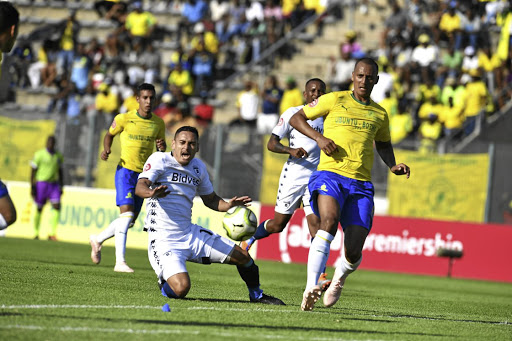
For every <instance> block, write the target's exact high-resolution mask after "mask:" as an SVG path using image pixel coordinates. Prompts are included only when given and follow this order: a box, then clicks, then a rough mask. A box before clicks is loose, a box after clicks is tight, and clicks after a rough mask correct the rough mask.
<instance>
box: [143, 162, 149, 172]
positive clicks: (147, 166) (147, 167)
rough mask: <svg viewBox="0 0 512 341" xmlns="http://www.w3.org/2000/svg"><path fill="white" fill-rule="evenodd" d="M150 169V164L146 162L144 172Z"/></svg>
mask: <svg viewBox="0 0 512 341" xmlns="http://www.w3.org/2000/svg"><path fill="white" fill-rule="evenodd" d="M150 169H151V164H150V163H148V164H146V165H145V166H144V172H147V171H148V170H150Z"/></svg>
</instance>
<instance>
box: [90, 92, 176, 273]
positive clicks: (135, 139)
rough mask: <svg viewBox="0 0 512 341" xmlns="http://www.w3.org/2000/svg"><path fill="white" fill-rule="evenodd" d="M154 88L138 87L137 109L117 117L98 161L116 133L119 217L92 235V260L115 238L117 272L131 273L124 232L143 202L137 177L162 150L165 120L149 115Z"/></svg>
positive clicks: (97, 261) (95, 260)
mask: <svg viewBox="0 0 512 341" xmlns="http://www.w3.org/2000/svg"><path fill="white" fill-rule="evenodd" d="M155 94H156V92H155V87H154V86H153V85H152V84H148V83H143V84H141V85H139V86H138V87H137V92H136V95H137V102H138V103H139V109H138V110H133V111H129V112H127V113H125V114H119V115H117V116H116V117H115V118H114V121H113V122H112V125H111V126H110V129H109V130H108V132H107V133H106V135H105V138H104V139H103V151H102V152H101V159H102V160H105V161H106V160H107V159H108V156H109V154H110V147H111V146H112V142H113V140H114V137H115V136H116V135H118V134H119V139H120V142H121V160H120V161H119V164H118V166H117V171H116V176H115V184H116V204H117V206H119V209H120V213H121V214H120V215H119V218H117V219H116V220H114V221H113V222H112V223H110V225H109V226H108V227H107V228H106V229H105V230H103V231H102V232H101V233H100V234H98V235H97V236H96V235H91V236H90V238H89V242H90V244H91V248H92V250H91V259H92V261H93V262H94V263H96V264H99V262H100V261H101V245H102V243H103V242H104V241H105V240H107V239H109V238H112V237H113V236H114V235H115V239H116V241H115V247H116V265H115V267H114V271H116V272H133V269H131V268H130V267H129V266H128V265H127V264H126V261H125V257H124V255H125V251H126V233H127V232H128V228H129V227H131V226H132V225H133V224H132V222H134V221H135V220H136V219H137V216H138V215H139V212H140V209H141V206H142V202H143V200H144V199H142V198H140V197H138V196H136V195H135V185H136V184H137V177H138V176H139V174H140V173H141V172H142V167H143V166H144V163H145V162H146V160H147V158H148V157H149V156H150V155H151V154H152V153H153V146H154V145H155V144H156V149H157V150H158V151H165V149H166V148H167V146H166V144H165V124H164V121H163V120H162V119H161V118H160V117H158V116H156V115H154V114H153V113H152V110H153V105H154V103H155Z"/></svg>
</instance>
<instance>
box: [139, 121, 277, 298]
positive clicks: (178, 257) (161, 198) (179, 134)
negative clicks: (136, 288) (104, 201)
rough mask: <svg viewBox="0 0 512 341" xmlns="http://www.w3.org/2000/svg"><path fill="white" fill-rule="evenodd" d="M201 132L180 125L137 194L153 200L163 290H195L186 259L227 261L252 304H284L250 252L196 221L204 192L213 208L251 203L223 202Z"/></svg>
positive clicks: (151, 162) (155, 254) (153, 255)
mask: <svg viewBox="0 0 512 341" xmlns="http://www.w3.org/2000/svg"><path fill="white" fill-rule="evenodd" d="M198 151H199V134H198V132H197V129H196V128H194V127H190V126H184V127H181V128H179V129H178V130H177V131H176V134H175V135H174V140H173V141H172V152H171V153H154V154H152V155H151V156H150V157H149V158H148V160H147V161H146V163H145V165H144V169H143V171H142V173H141V174H140V175H139V180H138V182H137V186H136V188H135V194H137V195H138V196H140V197H141V198H149V200H147V203H146V212H147V216H146V220H145V224H144V226H145V228H146V229H147V230H148V233H149V236H148V237H149V238H148V240H149V245H148V256H149V262H150V263H151V266H152V267H153V269H154V270H155V272H156V274H157V276H158V282H159V285H160V289H161V292H162V294H163V295H164V296H166V297H169V298H184V297H185V296H186V295H187V293H188V292H189V290H190V287H191V283H190V277H189V275H188V272H187V267H186V264H185V263H186V262H187V261H190V262H195V263H201V264H210V263H225V264H234V265H236V266H237V269H238V272H239V274H240V277H242V279H243V280H244V282H245V283H246V285H247V288H248V289H249V298H250V302H253V303H265V304H274V305H284V303H283V302H282V301H281V300H280V299H278V298H275V297H272V296H269V295H266V294H264V293H263V290H261V289H260V282H259V270H258V266H256V264H255V263H254V261H253V259H252V258H251V256H250V255H249V253H248V252H247V251H246V250H242V249H241V248H240V247H239V246H238V245H235V243H234V242H233V241H231V240H229V239H227V238H224V237H221V236H220V235H218V234H216V233H214V232H212V231H211V230H209V229H206V228H203V227H201V226H199V225H196V224H192V221H191V217H192V205H193V200H194V197H195V196H196V195H199V196H200V197H201V199H202V200H203V203H204V204H205V206H207V207H208V208H210V209H212V210H215V211H220V212H226V211H227V210H228V209H230V208H231V207H234V206H249V205H250V202H251V201H252V200H251V198H249V197H248V196H242V197H233V198H231V199H230V200H228V201H225V200H223V199H222V198H221V197H219V196H218V195H217V194H216V193H215V192H214V190H213V185H212V183H211V182H210V178H209V176H208V172H207V170H206V166H205V164H204V163H203V162H202V161H201V160H199V159H195V158H194V156H195V154H196V153H197V152H198Z"/></svg>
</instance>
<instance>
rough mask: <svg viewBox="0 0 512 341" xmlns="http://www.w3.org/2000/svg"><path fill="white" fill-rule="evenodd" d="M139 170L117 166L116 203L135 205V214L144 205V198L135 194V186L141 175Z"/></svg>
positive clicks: (118, 204)
mask: <svg viewBox="0 0 512 341" xmlns="http://www.w3.org/2000/svg"><path fill="white" fill-rule="evenodd" d="M139 174H140V173H138V172H134V171H132V170H130V169H127V168H124V167H121V166H117V170H116V177H115V183H116V205H117V206H122V205H131V206H133V207H134V212H135V214H138V213H139V212H140V209H141V207H142V202H143V201H144V199H143V198H140V197H138V196H136V195H135V186H136V185H137V179H138V177H139Z"/></svg>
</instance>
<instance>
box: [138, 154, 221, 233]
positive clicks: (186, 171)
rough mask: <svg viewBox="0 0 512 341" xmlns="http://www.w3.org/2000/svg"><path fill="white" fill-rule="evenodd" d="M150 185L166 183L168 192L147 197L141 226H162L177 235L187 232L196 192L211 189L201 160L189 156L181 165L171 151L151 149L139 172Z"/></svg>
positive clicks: (202, 192) (160, 227)
mask: <svg viewBox="0 0 512 341" xmlns="http://www.w3.org/2000/svg"><path fill="white" fill-rule="evenodd" d="M142 178H147V179H149V180H150V181H151V182H152V183H153V186H160V185H166V186H167V190H168V191H170V193H169V194H168V195H167V196H165V197H163V198H149V199H148V200H147V203H146V212H147V216H146V220H145V223H144V226H145V227H146V228H147V229H149V230H152V229H153V230H159V229H164V230H167V231H169V232H170V235H171V236H175V237H176V238H177V239H178V238H180V237H182V236H184V235H185V234H188V233H189V232H190V226H191V224H192V222H191V217H192V205H193V200H194V197H195V196H196V195H207V194H211V193H212V192H213V185H212V183H211V182H210V177H209V175H208V172H207V170H206V166H205V164H204V163H203V162H202V161H201V160H199V159H192V161H190V163H189V164H188V165H186V166H182V165H181V164H180V163H178V161H176V159H175V158H174V157H173V156H172V154H171V153H161V152H156V153H153V154H152V155H151V156H150V157H149V158H148V160H147V161H146V163H145V164H144V169H143V171H142V173H140V175H139V179H142Z"/></svg>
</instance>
